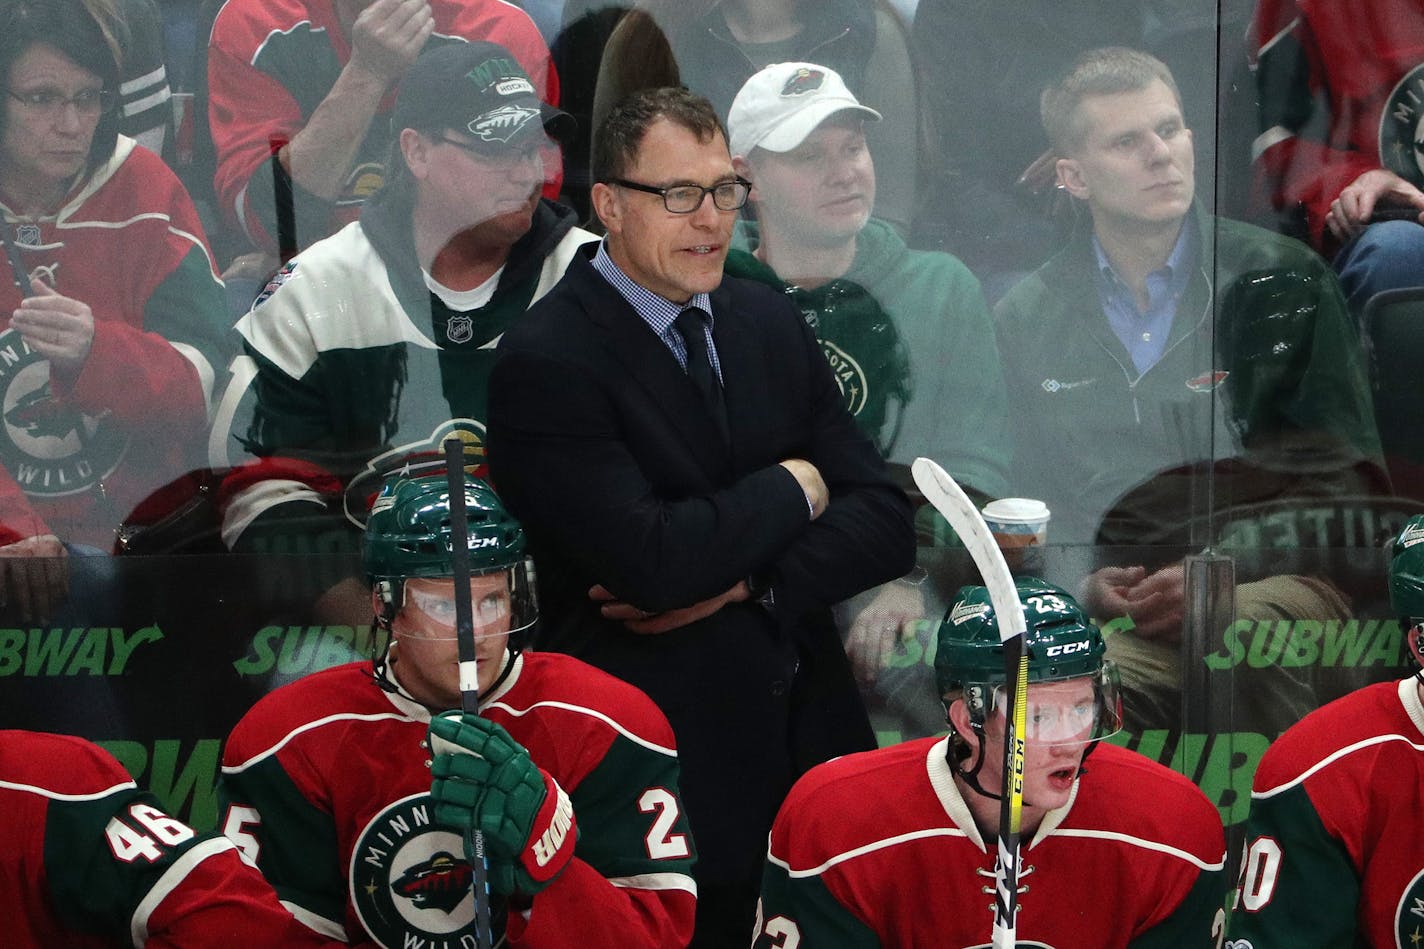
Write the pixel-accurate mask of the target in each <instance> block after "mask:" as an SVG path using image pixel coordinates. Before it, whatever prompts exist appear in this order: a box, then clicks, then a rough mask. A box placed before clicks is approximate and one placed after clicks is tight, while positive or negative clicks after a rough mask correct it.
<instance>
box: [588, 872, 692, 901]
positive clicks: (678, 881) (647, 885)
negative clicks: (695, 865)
mask: <svg viewBox="0 0 1424 949" xmlns="http://www.w3.org/2000/svg"><path fill="white" fill-rule="evenodd" d="M608 882H609V883H612V884H613V885H614V886H617V887H622V888H624V889H628V890H682V891H683V892H684V893H691V894H692V895H693V896H696V895H697V881H696V880H694V879H692V877H690V876H688V875H687V874H685V873H639V874H635V875H634V876H630V877H609V878H608Z"/></svg>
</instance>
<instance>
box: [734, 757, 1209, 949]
mask: <svg viewBox="0 0 1424 949" xmlns="http://www.w3.org/2000/svg"><path fill="white" fill-rule="evenodd" d="M946 742H947V739H943V738H940V739H935V738H926V739H921V740H918V741H910V742H905V743H903V744H900V745H893V746H891V747H889V748H882V749H879V750H877V751H868V752H863V753H861V754H856V755H847V756H845V757H843V758H837V759H836V760H834V761H830V762H827V763H826V764H823V765H820V766H819V767H817V768H814V769H812V770H811V771H810V772H809V773H807V774H806V776H805V777H803V778H802V779H801V780H800V781H798V782H797V783H796V786H795V787H793V788H792V790H791V794H790V795H789V796H788V797H787V799H786V802H785V803H784V804H783V805H782V807H781V811H780V813H778V814H777V817H776V824H775V825H774V826H773V828H772V832H771V849H770V853H769V855H768V857H767V863H766V872H765V875H764V876H763V881H762V894H761V903H760V904H759V907H758V914H757V927H756V932H757V935H756V942H755V944H754V945H755V946H756V947H757V949H773V947H776V949H785V947H790V946H799V947H800V949H831V947H834V949H870V947H883V949H892V947H894V949H899V947H908V946H937V947H942V949H988V947H989V939H990V933H991V931H992V926H993V904H994V897H993V892H994V862H995V848H994V841H992V840H990V841H988V842H987V845H986V842H985V841H984V840H983V839H982V838H981V837H980V834H979V831H978V829H977V828H976V825H975V823H974V819H973V817H972V816H971V814H970V811H969V808H968V805H967V804H965V802H964V800H963V798H962V797H961V796H960V794H959V790H958V787H957V785H956V784H955V782H954V778H953V776H952V774H951V773H950V768H949V765H948V763H947V762H946V761H945V746H946ZM1083 767H1084V773H1083V774H1082V775H1081V776H1080V777H1079V778H1078V782H1077V786H1076V787H1075V789H1074V792H1073V797H1072V798H1071V799H1070V800H1069V803H1068V804H1067V805H1065V806H1064V807H1062V808H1059V809H1057V810H1053V811H1049V812H1048V814H1047V815H1046V816H1045V817H1044V820H1043V823H1042V824H1041V825H1040V826H1039V828H1038V831H1037V832H1036V833H1035V834H1034V836H1033V839H1032V840H1029V839H1027V838H1025V840H1024V842H1023V849H1022V871H1021V873H1022V875H1021V876H1020V889H1019V909H1018V931H1017V937H1018V945H1019V946H1020V947H1022V949H1029V947H1032V949H1149V947H1150V949H1184V947H1199V949H1209V947H1215V946H1219V945H1220V943H1219V941H1218V939H1219V937H1220V935H1221V932H1222V929H1223V927H1224V925H1225V919H1224V913H1223V912H1222V910H1221V897H1222V892H1223V887H1224V881H1223V880H1222V874H1223V872H1224V867H1225V844H1224V840H1223V833H1222V828H1221V818H1220V817H1219V816H1218V814H1217V811H1216V809H1215V808H1214V807H1212V806H1211V804H1210V802H1208V801H1207V799H1206V797H1205V796H1204V795H1203V794H1202V793H1201V791H1199V790H1198V789H1197V788H1196V787H1195V786H1194V785H1192V783H1191V782H1190V781H1188V780H1187V779H1186V778H1184V777H1182V776H1181V775H1179V774H1176V773H1175V772H1172V771H1169V770H1168V769H1166V768H1164V767H1163V766H1161V765H1159V764H1157V763H1155V762H1152V761H1149V760H1147V759H1146V758H1144V757H1142V756H1141V755H1138V754H1136V753H1134V752H1131V751H1125V750H1123V749H1121V748H1116V747H1114V746H1111V745H1101V746H1099V747H1097V748H1095V749H1094V750H1093V752H1092V754H1091V755H1090V756H1089V757H1088V759H1087V760H1086V762H1085V763H1084V766H1083Z"/></svg>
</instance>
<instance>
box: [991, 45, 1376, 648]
mask: <svg viewBox="0 0 1424 949" xmlns="http://www.w3.org/2000/svg"><path fill="white" fill-rule="evenodd" d="M1042 115H1043V122H1044V127H1045V129H1046V131H1047V132H1048V136H1049V139H1050V141H1051V142H1052V144H1053V147H1054V150H1055V152H1056V154H1057V155H1058V156H1059V158H1058V160H1057V169H1056V170H1057V175H1058V182H1059V186H1060V187H1061V188H1063V189H1064V190H1066V191H1067V192H1068V194H1070V195H1072V196H1073V197H1074V198H1075V199H1077V201H1076V202H1075V205H1076V206H1077V207H1078V208H1079V209H1082V210H1086V212H1087V215H1086V216H1087V221H1086V222H1084V223H1088V224H1090V225H1091V226H1090V227H1084V228H1081V229H1080V233H1079V234H1078V235H1076V237H1075V239H1074V240H1073V241H1072V242H1071V243H1070V244H1069V245H1068V246H1067V247H1065V248H1064V249H1063V250H1062V251H1060V252H1059V253H1058V254H1057V255H1056V256H1055V257H1053V258H1052V259H1051V260H1049V261H1048V262H1047V263H1046V264H1044V265H1043V266H1042V267H1041V268H1039V269H1038V270H1037V271H1035V272H1034V273H1033V274H1031V275H1030V276H1029V277H1027V278H1026V279H1024V280H1023V281H1022V282H1020V283H1019V284H1018V285H1017V286H1015V287H1014V288H1013V289H1012V290H1010V291H1009V293H1008V294H1007V295H1005V297H1004V298H1003V300H1001V301H1000V303H999V305H998V306H997V307H996V310H995V312H996V317H997V321H996V325H997V329H998V333H999V350H1000V352H1001V353H1002V355H1003V360H1004V372H1005V378H1006V382H1007V385H1008V392H1009V405H1010V417H1011V418H1012V419H1013V427H1014V437H1015V449H1016V451H1015V465H1014V481H1013V483H1012V485H1011V488H1012V490H1013V491H1014V493H1022V494H1026V495H1029V496H1031V497H1037V498H1041V499H1043V500H1044V501H1045V502H1047V504H1048V506H1049V508H1050V509H1051V510H1052V512H1053V521H1052V529H1051V534H1052V540H1053V541H1054V542H1055V543H1057V542H1063V543H1070V544H1098V545H1105V546H1103V547H1100V548H1099V550H1098V556H1097V563H1096V564H1095V565H1097V566H1099V567H1100V569H1098V570H1096V571H1095V572H1093V573H1092V575H1091V576H1090V578H1089V581H1088V583H1087V584H1086V585H1085V587H1084V591H1083V593H1084V599H1085V601H1086V605H1088V606H1089V608H1090V609H1091V610H1092V611H1093V613H1094V615H1096V616H1099V617H1103V618H1107V617H1116V616H1130V617H1131V619H1132V621H1133V623H1134V625H1135V631H1136V633H1137V634H1138V637H1139V638H1140V639H1147V640H1156V641H1158V642H1160V643H1163V644H1166V645H1169V646H1170V652H1171V655H1172V657H1175V656H1176V648H1177V647H1176V645H1175V643H1176V642H1177V641H1178V640H1179V638H1180V635H1181V628H1182V618H1183V608H1182V607H1183V569H1182V565H1181V563H1180V560H1179V559H1178V558H1179V557H1180V555H1181V551H1182V549H1183V547H1188V548H1190V547H1197V548H1199V547H1201V546H1202V545H1205V544H1207V543H1221V542H1222V541H1223V536H1222V532H1221V530H1220V527H1221V525H1223V524H1226V523H1229V522H1230V517H1229V516H1224V515H1223V512H1230V510H1231V509H1232V508H1235V509H1237V511H1240V510H1242V508H1243V507H1244V506H1246V505H1257V506H1258V507H1257V508H1256V509H1257V510H1259V509H1260V507H1259V505H1262V504H1266V503H1274V504H1277V505H1279V504H1281V503H1282V502H1288V504H1289V505H1297V506H1299V503H1300V502H1303V501H1304V502H1310V501H1318V502H1319V503H1320V504H1322V505H1323V506H1326V507H1328V506H1329V505H1331V504H1335V505H1338V504H1339V503H1340V499H1342V498H1347V497H1356V496H1360V495H1370V494H1378V493H1387V488H1388V479H1387V477H1386V476H1385V474H1384V471H1383V464H1382V461H1381V452H1380V443H1379V435H1378V432H1377V430H1376V427H1375V421H1374V412H1373V408H1372V404H1371V400H1370V389H1369V384H1368V381H1367V379H1366V374H1365V365H1364V358H1363V352H1362V349H1361V344H1360V339H1359V336H1358V334H1357V332H1356V331H1355V329H1354V327H1353V324H1352V323H1351V322H1350V321H1349V319H1348V317H1347V312H1346V308H1345V301H1344V299H1343V298H1342V296H1341V293H1340V288H1339V286H1338V285H1337V283H1336V280H1335V277H1334V274H1333V273H1332V272H1331V270H1330V268H1329V265H1328V264H1327V263H1326V262H1325V261H1324V260H1322V259H1320V258H1319V257H1317V256H1316V255H1315V254H1314V253H1312V252H1311V251H1310V250H1308V249H1307V248H1306V247H1305V246H1304V245H1302V244H1299V243H1297V242H1295V241H1292V240H1289V239H1287V238H1283V237H1280V236H1277V235H1275V234H1271V233H1268V232H1266V231H1263V230H1260V229H1258V228H1254V227H1248V226H1246V225H1243V224H1238V223H1236V222H1233V221H1226V220H1221V219H1217V218H1214V217H1212V216H1211V215H1209V214H1207V213H1206V212H1205V211H1204V210H1203V209H1202V208H1201V206H1200V205H1198V204H1196V203H1195V194H1194V186H1195V178H1194V169H1195V165H1194V161H1195V158H1194V154H1193V143H1192V133H1191V130H1190V129H1188V128H1187V127H1186V125H1185V124H1184V122H1183V118H1182V110H1181V101H1180V98H1179V96H1178V94H1177V89H1176V85H1175V83H1174V81H1173V79H1172V76H1171V73H1170V72H1169V71H1168V70H1167V67H1166V66H1164V65H1163V64H1162V63H1161V62H1159V61H1158V60H1156V59H1154V58H1152V57H1151V56H1147V55H1146V54H1143V53H1139V52H1136V51H1134V50H1129V49H1125V48H1121V47H1111V48H1105V49H1099V50H1093V51H1090V52H1088V53H1085V54H1083V56H1081V57H1080V58H1079V59H1078V60H1077V61H1076V62H1075V63H1074V64H1073V65H1072V66H1070V67H1069V70H1068V72H1067V73H1066V74H1065V75H1064V76H1063V78H1062V79H1060V80H1059V81H1058V82H1057V83H1056V84H1054V85H1053V86H1051V87H1049V89H1048V90H1047V91H1046V92H1045V93H1044V95H1043V99H1042ZM1208 472H1210V473H1211V474H1210V477H1208ZM1208 485H1210V490H1208ZM1209 514H1210V515H1213V516H1214V518H1209V517H1208V515H1209ZM1343 520H1344V518H1337V519H1336V526H1337V527H1338V526H1339V525H1340V523H1341V522H1342V521H1343ZM1209 523H1210V524H1213V525H1214V527H1215V528H1216V529H1215V530H1207V529H1206V527H1205V525H1207V524H1209ZM1303 533H1304V532H1302V534H1303ZM1342 540H1348V541H1350V542H1352V545H1354V544H1358V543H1359V540H1360V539H1359V538H1343V539H1342V538H1338V537H1334V536H1331V532H1330V531H1322V536H1321V537H1318V538H1316V537H1310V538H1307V537H1304V536H1302V537H1301V538H1299V540H1297V541H1296V542H1295V543H1294V546H1300V547H1303V546H1331V545H1340V544H1341V542H1342ZM1366 542H1367V543H1372V542H1373V539H1372V538H1370V539H1367V540H1366ZM1127 545H1133V546H1135V547H1137V548H1138V549H1136V550H1133V551H1131V553H1130V555H1129V557H1128V559H1127V561H1126V562H1125V563H1124V562H1121V561H1114V562H1113V565H1111V566H1106V567H1104V566H1102V564H1103V563H1105V562H1107V561H1106V560H1105V559H1104V555H1106V556H1108V557H1111V555H1112V554H1113V553H1114V552H1113V551H1112V550H1111V549H1108V548H1110V547H1111V546H1118V547H1122V546H1127ZM1143 545H1162V546H1163V550H1162V554H1161V556H1160V557H1156V558H1155V559H1154V558H1153V557H1151V556H1150V555H1144V553H1143V551H1142V550H1141V546H1143ZM1228 546H1229V544H1228ZM1251 546H1260V543H1259V542H1253V543H1252V544H1251ZM1168 548H1170V549H1168ZM1237 605H1238V616H1240V615H1241V614H1243V613H1247V615H1249V610H1250V606H1249V604H1247V603H1244V602H1242V601H1241V599H1240V598H1239V597H1238V604H1237ZM1174 661H1175V658H1174Z"/></svg>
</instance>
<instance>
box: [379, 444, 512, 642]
mask: <svg viewBox="0 0 1424 949" xmlns="http://www.w3.org/2000/svg"><path fill="white" fill-rule="evenodd" d="M464 489H465V519H466V535H467V543H466V547H467V550H468V559H469V565H470V575H471V577H480V576H488V575H490V574H495V573H503V574H505V575H506V576H507V577H508V582H509V593H510V608H511V616H510V630H509V631H510V633H519V632H522V631H524V630H527V629H529V628H531V627H532V626H533V625H534V623H535V621H536V620H537V618H538V606H537V597H536V590H535V585H534V565H533V561H532V560H531V559H530V558H529V557H527V556H525V539H524V529H523V527H521V526H520V524H519V522H518V521H517V520H515V519H514V517H513V516H511V515H510V514H509V512H508V511H506V510H505V507H504V504H503V502H502V501H500V499H499V496H498V495H496V494H495V492H494V490H493V489H492V488H490V486H489V485H487V484H486V483H485V482H483V481H481V480H480V479H478V478H475V477H473V476H471V475H469V474H466V475H465V478H464ZM452 544H453V531H452V530H451V512H450V488H449V480H448V479H447V477H446V475H445V474H444V473H443V472H441V473H439V474H422V475H419V476H416V477H402V476H399V475H397V476H393V477H391V478H389V479H387V481H386V482H385V484H383V485H382V486H381V490H380V492H379V493H378V494H377V495H376V499H375V501H374V502H373V503H372V505H371V515H370V517H369V518H368V520H367V522H366V533H365V536H364V537H363V542H362V551H361V553H362V564H363V566H364V567H365V571H366V575H367V578H368V579H369V580H370V582H371V584H372V588H373V589H374V591H375V594H376V599H377V601H378V602H379V603H380V604H381V615H380V616H378V617H377V620H378V621H380V622H384V624H385V625H386V626H389V625H390V623H391V622H392V621H393V620H394V619H395V617H396V615H397V614H398V613H399V612H400V611H401V609H402V608H403V607H404V606H405V601H406V581H408V580H412V579H417V578H427V579H436V580H448V579H450V578H451V577H453V576H454V572H455V571H454V562H453V557H452Z"/></svg>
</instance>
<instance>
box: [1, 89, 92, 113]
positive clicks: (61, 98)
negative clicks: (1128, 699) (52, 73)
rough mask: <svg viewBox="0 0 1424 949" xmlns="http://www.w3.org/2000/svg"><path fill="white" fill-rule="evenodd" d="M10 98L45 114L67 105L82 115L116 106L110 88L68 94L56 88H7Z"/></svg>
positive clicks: (58, 111)
mask: <svg viewBox="0 0 1424 949" xmlns="http://www.w3.org/2000/svg"><path fill="white" fill-rule="evenodd" d="M5 91H6V92H7V93H9V95H10V98H12V99H14V100H15V101H16V102H18V103H20V104H21V105H22V106H24V107H25V108H27V109H31V110H33V111H35V112H39V113H43V114H44V115H58V114H60V113H61V112H63V111H64V108H65V106H71V105H72V106H74V111H76V112H78V113H79V114H80V115H103V114H104V113H107V112H109V111H111V110H112V109H113V108H114V94H113V92H111V91H110V90H108V89H85V90H84V91H83V92H77V93H75V94H74V95H72V96H67V95H65V94H64V93H62V92H58V91H56V90H54V89H36V90H34V91H33V92H16V91H15V90H14V89H6V90H5Z"/></svg>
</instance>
